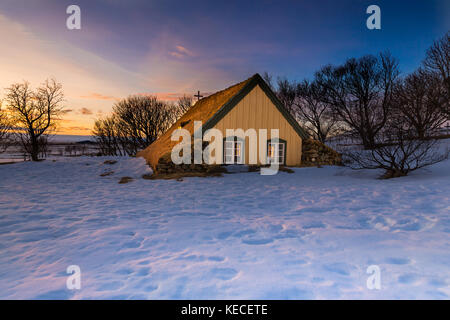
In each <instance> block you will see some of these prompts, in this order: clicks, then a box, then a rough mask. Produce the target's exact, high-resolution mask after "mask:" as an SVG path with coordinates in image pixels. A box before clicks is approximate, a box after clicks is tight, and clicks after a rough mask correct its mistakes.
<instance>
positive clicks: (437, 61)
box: [264, 33, 450, 177]
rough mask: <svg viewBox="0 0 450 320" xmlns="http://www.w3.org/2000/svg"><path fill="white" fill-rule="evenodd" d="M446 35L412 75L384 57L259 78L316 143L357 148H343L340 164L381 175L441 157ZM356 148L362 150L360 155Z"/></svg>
mask: <svg viewBox="0 0 450 320" xmlns="http://www.w3.org/2000/svg"><path fill="white" fill-rule="evenodd" d="M449 64H450V33H447V34H446V35H445V36H444V37H442V38H441V39H439V40H437V41H435V42H434V43H433V45H432V46H431V47H430V48H429V49H428V50H427V52H426V54H425V59H424V61H423V63H422V65H421V66H419V67H418V69H417V70H416V71H415V72H413V73H411V74H408V75H404V76H401V74H400V71H399V67H398V61H397V59H395V58H394V57H392V56H391V54H390V53H388V52H383V53H380V54H378V55H366V56H363V57H360V58H350V59H348V60H347V61H345V62H344V63H343V64H341V65H326V66H324V67H323V68H321V69H320V70H318V71H317V72H316V73H315V75H314V77H313V79H311V80H309V79H308V80H303V81H300V82H297V81H289V80H287V79H285V78H278V79H277V81H276V83H273V82H274V81H273V78H272V77H271V76H270V75H269V74H267V73H266V74H265V75H264V77H265V79H266V81H267V82H269V84H270V85H271V86H272V88H273V89H274V90H275V92H276V93H277V95H278V97H279V99H280V100H281V102H282V103H283V104H284V105H285V107H286V108H287V109H288V110H289V111H290V112H291V113H292V114H293V116H294V117H296V119H297V120H298V121H299V122H300V123H301V124H302V125H303V126H304V127H305V128H306V129H307V130H308V131H309V133H310V135H311V136H312V137H313V138H314V139H317V140H319V141H321V142H326V141H327V140H329V139H330V138H332V137H336V136H341V137H342V136H346V137H349V138H350V139H351V140H352V141H354V142H355V144H359V145H361V146H362V147H363V148H346V149H345V150H339V151H341V152H342V153H343V155H344V159H345V161H346V164H348V165H350V166H352V167H354V168H383V169H386V171H387V173H386V176H387V177H390V176H402V175H406V174H408V173H409V172H410V171H412V170H415V169H418V168H421V167H423V166H426V165H430V164H433V163H436V162H438V161H442V160H444V159H446V158H447V156H448V150H442V148H441V150H439V148H438V141H437V137H438V136H440V135H442V131H440V129H441V128H442V126H443V125H444V124H445V123H446V122H447V121H449V101H450V75H449V70H450V67H449ZM361 149H362V150H361Z"/></svg>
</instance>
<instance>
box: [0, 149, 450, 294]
mask: <svg viewBox="0 0 450 320" xmlns="http://www.w3.org/2000/svg"><path fill="white" fill-rule="evenodd" d="M106 159H111V158H95V157H92V158H90V157H81V158H59V159H57V160H56V161H55V162H53V161H52V160H47V161H44V162H40V163H30V162H25V163H17V164H10V165H0V181H1V182H0V298H2V299H23V298H30V299H100V298H108V299H110V298H111V299H216V298H220V299H241V298H242V299H325V298H327V299H343V298H350V299H363V298H365V299H419V298H424V299H449V298H450V201H449V195H450V183H449V182H450V161H446V162H444V163H440V164H437V165H434V166H432V167H430V168H428V169H422V170H420V171H417V172H414V173H413V174H411V175H410V176H408V177H405V178H397V179H391V180H377V179H376V177H377V176H378V175H379V174H380V172H376V171H351V170H349V169H346V168H341V167H324V168H299V169H295V173H293V174H288V173H280V174H278V175H275V176H260V175H259V174H258V173H235V174H228V175H225V176H224V177H217V178H185V179H184V180H183V181H174V180H171V181H165V180H158V181H152V180H144V179H142V178H140V177H141V175H142V174H144V173H146V172H149V169H148V168H147V167H146V166H145V165H144V162H143V160H142V159H126V158H124V159H119V161H118V162H117V163H115V164H109V165H108V164H104V163H103V162H104V161H105V160H106ZM111 171H113V172H114V173H112V172H111ZM105 172H109V173H110V174H109V175H107V176H104V177H100V174H102V173H105ZM123 176H130V177H133V178H135V179H134V180H133V181H132V182H130V183H127V184H119V183H118V181H119V180H120V178H121V177H123ZM69 265H78V266H80V268H81V289H80V290H74V291H69V290H67V289H66V279H67V276H68V275H67V274H66V268H67V267H68V266H69ZM370 265H378V266H379V267H380V269H381V290H369V289H367V287H366V280H367V277H368V276H369V275H368V274H367V273H366V270H367V267H368V266H370Z"/></svg>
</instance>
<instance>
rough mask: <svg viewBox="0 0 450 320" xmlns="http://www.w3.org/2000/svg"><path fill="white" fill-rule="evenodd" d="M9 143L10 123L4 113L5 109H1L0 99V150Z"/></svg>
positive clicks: (2, 150)
mask: <svg viewBox="0 0 450 320" xmlns="http://www.w3.org/2000/svg"><path fill="white" fill-rule="evenodd" d="M10 144H11V123H10V120H9V118H8V115H7V114H6V111H5V110H4V109H2V104H1V101H0V152H4V151H5V150H6V149H7V148H8V147H9V146H10Z"/></svg>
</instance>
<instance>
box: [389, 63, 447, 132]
mask: <svg viewBox="0 0 450 320" xmlns="http://www.w3.org/2000/svg"><path fill="white" fill-rule="evenodd" d="M394 96H395V111H396V115H395V116H394V117H393V119H395V121H398V122H400V123H407V124H408V125H409V126H410V127H411V128H414V129H415V131H416V136H417V137H418V138H419V139H424V138H426V137H427V136H429V134H431V133H432V132H435V131H436V130H437V129H438V128H440V127H441V126H442V125H443V124H444V123H445V122H446V120H447V116H446V115H445V114H444V113H443V112H442V110H443V104H444V103H445V99H444V97H445V96H446V91H445V89H444V87H443V86H442V85H441V80H440V78H439V77H438V76H437V74H436V73H434V72H427V71H425V70H423V69H419V70H417V71H416V72H414V73H412V74H410V75H408V76H407V77H406V78H405V79H403V80H402V81H401V82H400V83H399V84H398V85H397V86H396V89H395V95H394Z"/></svg>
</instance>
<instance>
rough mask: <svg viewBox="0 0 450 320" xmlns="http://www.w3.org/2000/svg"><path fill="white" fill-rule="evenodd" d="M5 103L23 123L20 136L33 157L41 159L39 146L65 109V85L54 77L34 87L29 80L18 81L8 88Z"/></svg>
mask: <svg viewBox="0 0 450 320" xmlns="http://www.w3.org/2000/svg"><path fill="white" fill-rule="evenodd" d="M6 90H7V94H6V99H5V100H6V104H7V106H8V108H9V111H10V112H11V116H12V121H13V123H14V125H15V126H16V127H20V128H21V130H18V133H17V136H18V140H19V142H20V143H21V144H22V147H23V148H24V149H25V151H26V152H27V153H28V154H29V155H30V156H31V159H32V160H33V161H38V159H39V153H40V146H42V143H43V141H46V139H43V138H42V137H44V136H45V135H47V134H48V132H49V131H50V130H52V129H54V128H55V126H56V123H57V120H59V116H60V115H61V114H62V112H63V110H62V107H61V106H60V105H61V103H62V101H63V98H64V95H63V92H62V85H61V84H60V83H57V82H56V81H55V80H53V79H52V80H46V81H45V82H44V83H43V84H42V85H41V86H40V87H39V88H37V89H36V90H34V91H33V90H32V89H31V88H30V85H29V83H28V82H24V83H16V84H13V85H11V86H10V87H9V88H7V89H6Z"/></svg>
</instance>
